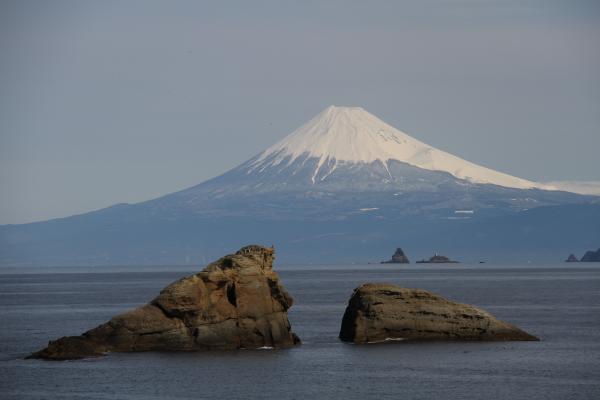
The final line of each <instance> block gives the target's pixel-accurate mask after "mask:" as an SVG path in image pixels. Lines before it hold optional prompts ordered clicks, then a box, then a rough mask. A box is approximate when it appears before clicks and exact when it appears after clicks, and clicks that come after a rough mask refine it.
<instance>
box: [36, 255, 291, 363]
mask: <svg viewBox="0 0 600 400" xmlns="http://www.w3.org/2000/svg"><path fill="white" fill-rule="evenodd" d="M273 259H274V250H273V249H272V248H265V247H261V246H247V247H243V248H242V249H240V250H239V251H238V252H236V253H235V254H231V255H227V256H225V257H223V258H221V259H219V260H218V261H216V262H214V263H212V264H209V265H208V266H207V267H206V268H205V269H204V270H203V271H202V272H200V273H198V274H195V275H192V276H188V277H185V278H182V279H180V280H178V281H177V282H174V283H172V284H171V285H169V286H167V287H166V288H165V289H163V290H162V291H161V292H160V294H159V295H158V297H156V298H155V299H154V300H152V301H151V302H150V303H149V304H146V305H144V306H142V307H139V308H137V309H135V310H132V311H129V312H126V313H124V314H121V315H118V316H116V317H114V318H113V319H111V320H110V321H108V322H107V323H105V324H102V325H100V326H98V327H96V328H94V329H92V330H90V331H88V332H85V333H84V334H82V335H81V336H69V337H63V338H60V339H58V340H55V341H51V342H50V343H49V344H48V347H46V348H45V349H43V350H41V351H38V352H36V353H34V354H32V355H31V356H30V357H32V358H45V359H51V360H64V359H76V358H83V357H90V356H98V355H103V354H105V353H108V352H130V351H149V350H171V351H193V350H209V349H222V350H226V349H241V348H246V349H252V348H260V347H288V346H293V345H295V344H298V343H299V342H300V340H299V339H298V337H297V336H296V335H295V334H294V333H293V332H292V330H291V326H290V323H289V321H288V318H287V310H288V308H290V307H291V306H292V303H293V300H292V297H291V296H290V295H289V294H288V293H287V291H286V290H285V289H284V288H283V286H282V285H281V283H280V282H279V278H278V276H277V274H276V273H275V272H273V270H272V266H273Z"/></svg>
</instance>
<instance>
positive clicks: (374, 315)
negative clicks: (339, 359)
mask: <svg viewBox="0 0 600 400" xmlns="http://www.w3.org/2000/svg"><path fill="white" fill-rule="evenodd" d="M339 337H340V339H341V340H342V341H345V342H354V343H372V342H383V341H386V340H487V341H503V340H538V338H536V337H535V336H532V335H530V334H528V333H527V332H524V331H522V330H521V329H519V328H517V327H516V326H513V325H511V324H509V323H506V322H503V321H500V320H498V319H496V318H495V317H494V316H493V315H491V314H489V313H488V312H486V311H484V310H481V309H479V308H476V307H473V306H471V305H468V304H461V303H456V302H453V301H450V300H447V299H445V298H443V297H441V296H438V295H436V294H433V293H431V292H428V291H426V290H422V289H407V288H403V287H400V286H396V285H392V284H386V283H365V284H363V285H361V286H360V287H358V288H356V289H355V290H354V293H353V294H352V297H351V298H350V301H349V302H348V306H347V307H346V312H345V313H344V317H343V319H342V326H341V329H340V335H339Z"/></svg>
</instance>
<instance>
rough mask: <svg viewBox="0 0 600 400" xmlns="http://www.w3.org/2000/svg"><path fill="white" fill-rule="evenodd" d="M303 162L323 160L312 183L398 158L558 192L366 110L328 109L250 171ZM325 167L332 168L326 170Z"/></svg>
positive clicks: (478, 180)
mask: <svg viewBox="0 0 600 400" xmlns="http://www.w3.org/2000/svg"><path fill="white" fill-rule="evenodd" d="M302 158H305V160H307V159H317V160H318V162H316V167H315V170H314V172H313V175H312V182H313V183H315V179H316V178H317V177H318V176H320V180H323V179H326V178H327V176H329V175H330V174H331V173H332V172H333V171H334V170H335V169H336V168H337V166H338V165H347V164H357V163H364V164H370V163H373V162H380V163H382V164H383V166H384V167H385V168H386V169H387V168H388V162H389V161H390V160H396V161H399V162H403V163H407V164H410V165H413V166H415V167H418V168H422V169H426V170H430V171H443V172H448V173H450V174H452V175H453V176H455V177H457V178H459V179H465V180H468V181H470V182H473V183H484V184H494V185H499V186H505V187H510V188H518V189H532V188H540V189H549V190H554V189H555V188H554V187H552V186H548V185H543V184H539V183H536V182H531V181H528V180H525V179H521V178H517V177H514V176H511V175H508V174H504V173H501V172H497V171H494V170H492V169H489V168H485V167H482V166H479V165H476V164H473V163H471V162H469V161H466V160H463V159H461V158H459V157H456V156H453V155H452V154H449V153H446V152H444V151H441V150H438V149H436V148H434V147H432V146H430V145H428V144H426V143H423V142H421V141H419V140H417V139H415V138H413V137H411V136H409V135H407V134H406V133H404V132H401V131H399V130H398V129H396V128H394V127H393V126H391V125H388V124H386V123H385V122H383V121H382V120H380V119H379V118H377V117H375V116H374V115H372V114H370V113H369V112H367V111H365V110H364V109H363V108H361V107H336V106H330V107H327V108H326V109H325V110H323V111H322V112H321V113H320V114H318V115H317V116H316V117H314V118H313V119H311V120H310V121H308V122H307V123H306V124H304V125H303V126H301V127H300V128H298V129H297V130H296V131H294V132H292V133H291V134H290V135H288V136H286V137H285V138H283V139H282V140H281V141H279V142H278V143H276V144H275V145H273V146H271V147H269V148H268V149H266V150H265V151H264V152H262V153H261V154H259V156H258V157H257V158H256V159H255V160H254V161H253V163H252V165H251V168H250V170H249V172H250V173H251V172H254V171H263V170H264V169H266V168H269V167H273V166H278V165H280V164H282V163H283V164H284V165H290V164H292V163H293V162H294V161H296V160H298V159H302ZM304 162H305V161H303V163H304ZM323 168H326V169H327V170H326V171H322V169H323ZM388 172H389V170H388ZM319 174H320V175H319Z"/></svg>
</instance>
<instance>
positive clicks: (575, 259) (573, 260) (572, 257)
mask: <svg viewBox="0 0 600 400" xmlns="http://www.w3.org/2000/svg"><path fill="white" fill-rule="evenodd" d="M578 261H579V260H578V259H577V257H575V254H569V257H567V259H566V260H565V262H578Z"/></svg>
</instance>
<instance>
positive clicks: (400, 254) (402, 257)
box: [381, 247, 410, 264]
mask: <svg viewBox="0 0 600 400" xmlns="http://www.w3.org/2000/svg"><path fill="white" fill-rule="evenodd" d="M381 263H382V264H408V263H410V261H409V260H408V257H406V254H404V251H402V249H401V248H400V247H398V248H397V249H396V252H395V253H394V255H393V256H392V259H391V260H388V261H382V262H381Z"/></svg>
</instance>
